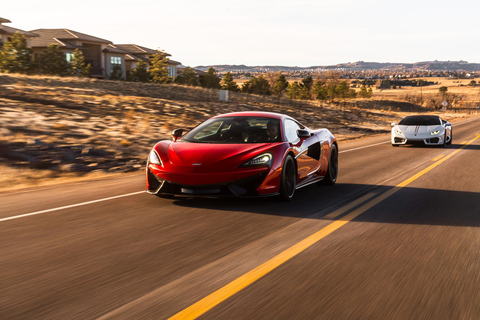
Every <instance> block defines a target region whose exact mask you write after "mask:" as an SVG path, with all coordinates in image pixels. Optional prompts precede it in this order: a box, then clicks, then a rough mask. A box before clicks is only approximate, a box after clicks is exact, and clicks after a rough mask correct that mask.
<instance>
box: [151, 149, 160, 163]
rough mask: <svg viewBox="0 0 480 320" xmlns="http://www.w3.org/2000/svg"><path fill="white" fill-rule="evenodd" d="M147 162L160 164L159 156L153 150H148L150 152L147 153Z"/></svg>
mask: <svg viewBox="0 0 480 320" xmlns="http://www.w3.org/2000/svg"><path fill="white" fill-rule="evenodd" d="M148 162H150V163H154V164H159V165H162V160H160V157H159V156H158V154H157V152H156V151H155V150H152V151H150V154H149V155H148Z"/></svg>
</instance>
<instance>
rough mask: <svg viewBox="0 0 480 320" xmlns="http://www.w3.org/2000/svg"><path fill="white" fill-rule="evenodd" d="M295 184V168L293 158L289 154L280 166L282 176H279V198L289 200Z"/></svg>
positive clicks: (293, 192)
mask: <svg viewBox="0 0 480 320" xmlns="http://www.w3.org/2000/svg"><path fill="white" fill-rule="evenodd" d="M296 184H297V169H296V166H295V160H293V158H292V156H291V155H287V157H286V158H285V161H284V162H283V167H282V176H281V178H280V200H281V201H290V200H292V198H293V195H294V194H295V188H296Z"/></svg>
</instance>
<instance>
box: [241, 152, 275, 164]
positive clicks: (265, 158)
mask: <svg viewBox="0 0 480 320" xmlns="http://www.w3.org/2000/svg"><path fill="white" fill-rule="evenodd" d="M272 159H273V156H272V154H271V153H262V154H261V155H258V156H256V157H253V158H252V159H250V160H248V161H247V162H245V163H244V164H242V165H241V166H240V167H249V166H258V165H267V166H270V165H271V164H272Z"/></svg>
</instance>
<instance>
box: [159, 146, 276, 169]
mask: <svg viewBox="0 0 480 320" xmlns="http://www.w3.org/2000/svg"><path fill="white" fill-rule="evenodd" d="M266 145H268V144H265V143H253V144H247V143H246V144H214V143H191V142H172V143H170V145H169V146H168V151H167V152H168V159H169V161H170V163H171V164H172V165H176V166H202V167H205V166H213V165H219V166H222V165H233V164H236V163H237V162H241V161H247V160H248V159H250V154H251V153H252V152H254V151H256V150H259V149H262V148H264V147H265V146H266ZM239 164H241V163H237V165H239Z"/></svg>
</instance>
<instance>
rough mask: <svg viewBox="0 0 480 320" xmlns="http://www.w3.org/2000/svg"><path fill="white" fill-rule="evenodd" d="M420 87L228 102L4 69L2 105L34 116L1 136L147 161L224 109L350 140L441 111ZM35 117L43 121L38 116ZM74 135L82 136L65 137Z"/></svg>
mask: <svg viewBox="0 0 480 320" xmlns="http://www.w3.org/2000/svg"><path fill="white" fill-rule="evenodd" d="M427 80H431V79H427ZM443 81H444V80H442V84H439V85H436V86H432V87H428V90H427V87H424V88H423V89H422V90H424V91H423V92H422V95H423V97H424V99H425V101H427V98H428V99H430V100H431V99H433V98H434V97H435V95H436V92H438V88H439V87H440V86H441V85H445V84H444V83H443ZM464 82H465V83H463V84H468V83H469V81H468V82H467V81H466V80H464ZM458 84H462V83H457V82H453V80H451V81H449V85H451V87H449V89H448V90H449V92H452V93H455V94H458V95H460V94H462V95H465V96H466V97H467V98H468V99H473V98H472V97H475V95H478V92H479V91H480V90H479V88H478V87H477V88H471V87H464V86H458ZM418 90H419V88H402V89H396V90H383V91H381V92H380V91H378V90H375V91H374V98H373V99H354V100H345V101H336V102H335V103H320V102H318V101H292V100H289V99H285V98H278V97H263V96H254V95H247V94H242V93H231V94H230V95H229V96H230V97H229V98H230V99H231V100H230V101H229V102H219V101H218V91H217V90H211V89H202V88H197V87H186V86H178V85H157V84H141V83H126V82H119V81H108V80H95V79H78V78H60V77H40V76H23V75H12V74H8V75H2V74H0V94H2V95H3V97H4V98H9V99H0V101H1V104H2V106H3V107H4V108H7V109H8V108H10V109H12V110H25V112H28V115H27V114H26V115H25V118H28V119H29V124H28V126H30V128H27V129H28V130H25V131H24V132H18V131H15V132H11V133H10V135H8V136H7V135H5V136H3V137H0V142H1V141H8V142H12V141H21V142H26V141H29V140H32V139H41V140H42V141H44V142H47V143H49V144H52V145H57V144H60V145H61V144H68V143H70V142H68V141H74V142H72V143H73V144H84V145H85V146H86V147H87V148H92V147H93V148H97V147H98V148H105V149H110V150H115V149H116V150H121V151H122V152H123V151H124V150H127V151H128V152H130V153H131V152H132V151H134V153H135V152H136V153H135V154H134V155H132V154H129V155H128V157H129V158H132V157H134V156H137V154H140V155H139V156H138V157H137V158H138V161H139V162H138V164H141V163H142V161H145V159H146V153H147V152H148V149H149V148H150V147H151V145H152V144H153V143H155V141H157V140H159V139H161V138H168V137H169V135H170V132H171V131H172V130H173V129H175V128H179V127H183V128H188V127H192V126H195V125H196V124H198V123H199V122H201V121H203V120H205V119H207V118H209V117H211V116H214V115H217V114H221V113H227V112H233V111H252V110H258V111H271V112H279V113H284V114H288V115H291V116H293V117H295V118H297V119H299V120H300V121H301V122H303V123H304V124H305V125H308V126H309V127H311V128H328V129H330V130H331V131H332V133H333V134H334V135H335V136H336V137H337V139H339V140H348V139H356V138H359V137H362V136H366V135H371V134H378V133H383V132H388V130H389V129H390V127H389V124H390V123H391V122H396V121H398V119H400V118H402V117H404V116H405V115H408V114H411V113H412V112H415V113H434V114H439V112H435V111H434V110H433V109H429V107H430V105H427V104H425V103H424V104H423V107H421V106H419V105H417V104H415V101H414V99H410V98H408V99H407V98H406V97H405V95H408V96H409V97H416V96H417V95H418V94H419V91H418ZM429 95H432V97H429ZM437 102H438V101H437V100H435V102H432V103H433V104H435V103H437ZM442 116H443V117H445V118H446V119H447V120H451V119H453V118H456V117H463V116H465V114H460V113H458V114H454V113H446V114H445V113H442ZM35 117H37V118H39V119H40V120H39V121H38V122H36V119H34V118H35ZM30 118H31V119H30ZM50 119H52V120H50ZM53 119H54V120H53ZM30 120H31V121H30ZM2 121H5V119H2V117H0V127H2V126H3V125H2ZM30 129H35V130H39V131H41V132H43V133H42V135H35V133H30V132H29V130H30ZM69 134H79V135H82V136H84V138H78V139H76V138H75V140H72V139H74V138H69V139H70V140H68V139H65V138H66V137H67V135H69ZM79 139H80V140H79ZM0 160H1V159H0ZM0 173H1V174H0V182H2V183H1V184H0V185H1V187H0V191H3V190H9V189H21V188H25V187H26V186H39V185H45V184H52V183H61V182H67V181H77V180H85V179H92V178H99V177H102V176H106V175H108V176H110V175H112V173H105V172H92V173H88V174H85V173H75V172H73V173H65V172H58V171H50V170H29V169H25V167H15V166H7V165H4V164H2V165H1V166H0Z"/></svg>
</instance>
